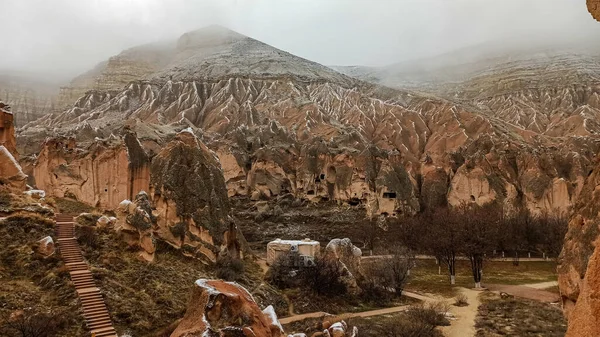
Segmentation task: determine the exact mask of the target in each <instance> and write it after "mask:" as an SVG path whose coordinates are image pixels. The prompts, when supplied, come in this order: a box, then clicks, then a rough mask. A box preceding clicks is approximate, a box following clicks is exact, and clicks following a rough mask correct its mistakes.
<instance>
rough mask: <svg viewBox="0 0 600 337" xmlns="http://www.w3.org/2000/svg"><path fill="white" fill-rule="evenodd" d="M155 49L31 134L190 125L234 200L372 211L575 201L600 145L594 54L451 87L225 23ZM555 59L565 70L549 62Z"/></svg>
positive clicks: (156, 142) (153, 135)
mask: <svg viewBox="0 0 600 337" xmlns="http://www.w3.org/2000/svg"><path fill="white" fill-rule="evenodd" d="M155 47H156V48H158V49H156V48H154V47H152V48H150V47H148V46H142V47H136V48H133V49H131V50H128V51H126V52H124V53H123V55H122V59H123V60H125V59H126V60H127V61H126V62H125V61H123V62H121V61H118V62H117V61H116V60H117V59H118V58H117V59H111V60H110V61H108V63H107V64H109V66H108V68H110V69H113V70H114V71H112V72H113V73H114V74H117V73H118V74H122V75H123V76H113V75H111V76H109V77H112V78H113V79H116V80H115V81H112V80H107V81H106V83H113V82H114V83H117V82H119V83H122V82H120V81H122V80H123V79H131V81H130V82H129V83H128V84H127V85H124V86H122V87H121V88H120V89H115V87H114V86H113V85H109V86H108V87H110V89H109V88H108V87H107V88H97V89H95V90H91V91H88V92H86V93H85V94H84V95H83V96H82V97H80V98H79V99H77V101H76V102H75V103H74V105H73V106H71V107H70V108H69V109H67V110H65V111H63V112H61V113H55V114H53V115H49V116H46V117H45V118H42V119H40V120H39V121H36V123H32V124H31V125H29V127H28V128H27V129H25V130H23V131H22V132H21V134H20V137H21V138H23V139H25V140H29V141H30V142H31V140H35V139H38V138H39V137H41V136H42V135H47V132H48V131H46V130H49V129H50V130H54V131H55V132H58V133H64V134H67V135H71V136H75V137H77V139H78V141H80V140H81V139H88V140H90V139H93V138H94V137H101V138H106V137H108V135H110V134H111V133H112V134H118V133H119V132H120V130H121V128H122V127H123V125H129V124H131V125H132V128H133V129H134V131H135V132H136V133H138V135H142V134H143V137H142V136H140V139H141V138H143V140H142V141H141V144H142V147H143V148H144V149H145V151H146V152H147V153H150V152H153V153H157V152H159V151H160V150H161V147H162V146H164V145H165V144H166V142H168V141H169V139H170V137H172V136H173V133H174V132H177V131H180V130H181V129H183V128H186V127H191V128H192V129H193V130H194V132H196V133H197V134H198V135H201V138H202V142H203V143H205V144H206V146H207V147H208V148H210V149H212V150H214V151H215V152H216V153H217V156H218V157H219V159H220V161H221V164H222V166H223V173H224V175H225V182H226V184H227V190H228V191H227V192H228V195H229V196H234V195H247V196H251V197H252V198H253V199H257V200H258V199H261V198H271V197H274V196H278V195H282V194H286V193H293V194H295V196H296V197H299V198H304V199H310V200H314V201H319V200H332V199H334V200H337V201H340V202H347V203H350V204H358V203H363V204H366V205H368V207H367V209H368V211H369V214H368V215H369V216H371V217H373V216H377V215H379V214H388V215H394V214H396V215H401V214H412V213H416V212H419V211H421V210H423V209H424V208H435V207H438V206H444V205H447V204H450V205H458V204H462V203H477V204H482V203H485V202H497V203H502V204H504V205H506V206H507V207H523V208H528V209H530V210H531V211H532V212H534V213H540V212H545V211H550V212H559V211H560V212H564V211H565V210H567V209H568V208H569V207H570V206H572V201H573V200H575V198H577V195H578V193H579V191H580V190H581V184H582V182H583V179H584V177H585V176H586V174H587V172H588V171H589V169H590V168H591V165H590V158H591V156H592V154H593V153H596V152H598V150H599V149H600V144H599V142H598V134H600V125H599V124H598V123H596V122H595V121H596V120H597V119H598V118H599V117H598V116H600V110H599V109H600V98H598V97H600V96H599V95H600V91H599V90H600V89H598V88H597V86H595V84H593V83H594V82H592V80H594V78H595V77H594V76H588V75H587V74H588V73H593V74H594V73H597V72H598V73H600V70H599V69H600V67H598V66H597V64H596V63H594V62H595V61H594V60H592V59H588V58H587V57H584V56H577V57H574V56H573V55H568V56H564V55H562V54H561V55H558V56H556V55H553V56H551V57H550V56H549V57H548V58H547V59H542V60H537V59H534V60H529V59H519V60H517V61H515V62H508V61H507V62H508V63H506V62H504V63H503V62H500V64H501V66H498V67H495V68H494V71H492V72H491V73H488V72H486V71H484V70H485V69H488V67H487V66H480V65H478V68H477V69H483V70H481V72H475V73H474V75H473V76H474V77H473V78H472V79H471V80H469V81H465V82H464V83H462V84H461V85H462V86H461V88H463V89H464V90H461V91H460V92H449V91H448V92H446V91H441V92H443V96H444V97H448V99H444V98H439V97H434V96H429V95H420V94H416V93H408V92H405V91H402V90H394V89H389V88H383V87H380V86H377V85H373V84H369V83H365V82H361V81H359V80H355V79H352V78H349V77H347V76H344V75H342V74H340V73H337V72H335V71H333V70H332V69H330V68H326V67H323V66H321V65H319V64H315V63H313V62H310V61H307V60H304V59H301V58H298V57H295V56H293V55H290V54H287V53H285V52H283V51H279V50H277V49H275V48H273V47H270V46H268V45H266V44H263V43H261V42H259V41H256V40H254V39H251V38H249V37H245V36H243V35H241V34H237V33H235V32H232V31H229V30H227V29H224V28H220V27H209V28H206V29H201V30H198V31H194V32H190V33H188V34H185V35H183V36H182V37H181V38H180V39H179V40H178V41H173V42H172V43H171V44H167V45H163V46H160V47H159V46H158V45H156V46H155ZM159 49H160V50H161V51H158V50H159ZM242 50H244V51H245V52H241V51H242ZM126 54H127V55H129V56H127V55H126ZM130 56H131V57H130ZM145 59H148V60H151V61H150V62H149V63H148V62H146V61H144V60H145ZM136 60H137V61H136ZM152 60H154V61H152ZM138 61H139V64H137V65H136V64H135V63H136V62H138ZM555 61H556V62H557V63H558V64H559V68H558V70H557V71H556V72H547V71H545V70H544V69H546V67H547V65H548V64H554V62H555ZM111 64H112V65H111ZM149 64H150V65H151V66H148V65H149ZM121 65H122V66H123V68H120V67H121ZM199 65H202V66H199ZM105 66H106V65H105ZM100 68H102V67H100ZM108 68H106V67H104V68H102V69H99V70H98V72H97V73H98V74H101V73H103V72H104V71H105V70H106V69H108ZM118 69H121V70H118ZM123 69H125V70H123ZM140 69H141V70H140ZM580 69H585V70H586V71H579V70H580ZM138 70H140V71H138ZM478 71H479V70H478ZM577 74H581V75H577ZM96 75H97V74H96ZM94 76H95V75H94ZM136 77H137V78H136ZM119 78H120V79H119ZM521 78H522V80H521ZM539 83H545V84H544V85H545V86H544V87H543V88H542V87H540V88H538V87H535V85H538V84H539ZM546 83H548V85H547V86H546ZM454 87H455V86H453V88H454ZM448 90H450V89H448ZM452 90H454V91H456V89H452ZM457 97H458V99H460V102H462V101H463V100H464V101H466V102H468V103H469V104H462V103H460V104H459V102H458V101H456V99H457ZM523 102H526V103H523ZM531 107H533V108H531ZM536 111H543V112H544V113H536ZM175 129H177V130H175ZM573 135H577V136H573ZM36 137H37V138H36ZM33 143H35V142H33ZM23 144H26V146H24V149H30V150H33V149H34V147H35V146H34V145H35V144H31V146H30V145H27V144H28V143H27V142H23ZM34 152H35V151H34ZM100 192H101V191H100ZM131 197H132V196H130V198H131ZM117 202H118V201H117Z"/></svg>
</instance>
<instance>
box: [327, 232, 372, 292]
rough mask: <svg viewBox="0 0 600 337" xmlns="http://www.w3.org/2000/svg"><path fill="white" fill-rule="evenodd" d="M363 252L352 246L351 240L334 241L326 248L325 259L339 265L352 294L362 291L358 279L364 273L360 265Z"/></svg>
mask: <svg viewBox="0 0 600 337" xmlns="http://www.w3.org/2000/svg"><path fill="white" fill-rule="evenodd" d="M361 256H362V251H361V250H360V248H358V247H356V246H355V245H353V244H352V241H350V239H348V238H346V239H333V240H331V241H330V242H329V243H328V244H327V246H326V247H325V255H324V258H325V259H326V260H329V261H334V262H336V263H338V265H339V268H340V269H341V271H342V275H343V282H344V284H346V287H347V288H348V290H349V291H350V292H352V293H356V292H358V291H360V289H359V288H358V285H357V283H356V278H357V277H361V276H362V274H363V272H362V268H361V265H360V260H361Z"/></svg>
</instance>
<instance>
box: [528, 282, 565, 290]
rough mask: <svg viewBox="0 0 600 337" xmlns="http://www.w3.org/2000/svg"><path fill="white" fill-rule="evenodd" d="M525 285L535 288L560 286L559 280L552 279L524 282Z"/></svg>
mask: <svg viewBox="0 0 600 337" xmlns="http://www.w3.org/2000/svg"><path fill="white" fill-rule="evenodd" d="M523 286H524V287H529V288H533V289H548V288H552V287H556V286H558V281H550V282H540V283H529V284H523Z"/></svg>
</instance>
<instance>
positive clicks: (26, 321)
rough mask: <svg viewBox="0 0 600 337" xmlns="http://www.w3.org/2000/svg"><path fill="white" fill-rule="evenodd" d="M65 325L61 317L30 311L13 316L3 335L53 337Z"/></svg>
mask: <svg viewBox="0 0 600 337" xmlns="http://www.w3.org/2000/svg"><path fill="white" fill-rule="evenodd" d="M64 325H65V321H64V320H63V319H61V315H55V314H53V313H41V312H35V311H32V310H28V311H22V312H20V313H18V314H16V315H13V317H11V318H10V319H9V320H8V322H7V323H6V325H5V328H4V332H3V333H6V335H7V336H15V337H17V336H18V337H53V336H56V335H57V332H58V331H59V330H60V329H61V328H62V327H63V326H64Z"/></svg>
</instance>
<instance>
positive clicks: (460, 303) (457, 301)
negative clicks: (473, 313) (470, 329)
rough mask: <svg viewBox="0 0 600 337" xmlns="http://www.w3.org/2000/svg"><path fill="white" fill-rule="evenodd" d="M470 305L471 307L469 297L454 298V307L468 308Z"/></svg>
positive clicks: (461, 295) (462, 295)
mask: <svg viewBox="0 0 600 337" xmlns="http://www.w3.org/2000/svg"><path fill="white" fill-rule="evenodd" d="M468 305H469V299H468V298H467V295H465V294H460V295H458V296H456V297H455V298H454V306H457V307H466V306H468Z"/></svg>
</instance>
